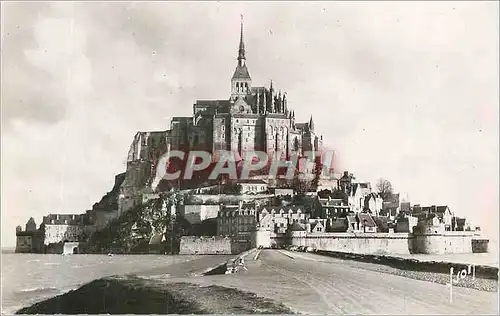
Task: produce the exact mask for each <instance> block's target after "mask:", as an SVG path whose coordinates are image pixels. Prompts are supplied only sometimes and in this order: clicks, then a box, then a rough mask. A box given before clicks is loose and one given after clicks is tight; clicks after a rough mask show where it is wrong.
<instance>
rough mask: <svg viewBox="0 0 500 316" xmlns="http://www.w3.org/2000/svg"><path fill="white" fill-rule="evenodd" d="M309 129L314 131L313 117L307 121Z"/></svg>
mask: <svg viewBox="0 0 500 316" xmlns="http://www.w3.org/2000/svg"><path fill="white" fill-rule="evenodd" d="M309 129H310V130H311V131H312V130H314V122H313V117H312V115H311V118H310V119H309Z"/></svg>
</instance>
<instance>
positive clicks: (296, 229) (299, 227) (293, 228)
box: [290, 222, 306, 232]
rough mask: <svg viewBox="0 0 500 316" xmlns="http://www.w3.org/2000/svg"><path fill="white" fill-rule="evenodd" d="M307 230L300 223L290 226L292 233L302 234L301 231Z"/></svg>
mask: <svg viewBox="0 0 500 316" xmlns="http://www.w3.org/2000/svg"><path fill="white" fill-rule="evenodd" d="M305 230H306V229H305V228H304V227H302V225H300V224H299V223H298V222H295V223H293V224H292V225H291V226H290V231H292V232H300V231H305Z"/></svg>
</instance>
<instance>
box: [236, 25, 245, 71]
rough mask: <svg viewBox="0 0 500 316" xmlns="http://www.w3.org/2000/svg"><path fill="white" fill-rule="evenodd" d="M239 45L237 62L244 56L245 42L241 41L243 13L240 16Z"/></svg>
mask: <svg viewBox="0 0 500 316" xmlns="http://www.w3.org/2000/svg"><path fill="white" fill-rule="evenodd" d="M240 32H241V33H240V47H239V49H238V62H239V64H241V60H243V59H246V58H245V43H244V42H243V15H242V16H241V31H240Z"/></svg>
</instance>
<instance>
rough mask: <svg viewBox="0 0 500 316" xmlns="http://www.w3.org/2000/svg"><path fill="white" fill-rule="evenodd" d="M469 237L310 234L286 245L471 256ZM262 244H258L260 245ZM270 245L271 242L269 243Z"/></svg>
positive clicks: (452, 234) (465, 234)
mask: <svg viewBox="0 0 500 316" xmlns="http://www.w3.org/2000/svg"><path fill="white" fill-rule="evenodd" d="M473 235H474V234H473V233H469V232H444V233H437V234H409V233H312V234H302V235H300V234H294V236H292V237H291V238H290V243H291V244H292V245H295V246H305V247H311V248H313V249H317V250H323V251H334V252H348V253H360V254H410V253H423V254H450V253H472V251H473V249H472V238H473ZM260 243H261V244H263V242H262V241H260ZM271 243H273V241H271Z"/></svg>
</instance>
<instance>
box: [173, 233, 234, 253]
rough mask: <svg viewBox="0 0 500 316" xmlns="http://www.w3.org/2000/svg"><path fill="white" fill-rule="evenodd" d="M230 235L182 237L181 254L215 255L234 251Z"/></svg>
mask: <svg viewBox="0 0 500 316" xmlns="http://www.w3.org/2000/svg"><path fill="white" fill-rule="evenodd" d="M232 244H233V243H232V242H231V239H230V238H229V237H195V236H184V237H182V238H181V243H180V250H179V254H181V255H215V254H227V255H230V254H232V253H233V249H232V248H233V247H232Z"/></svg>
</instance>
